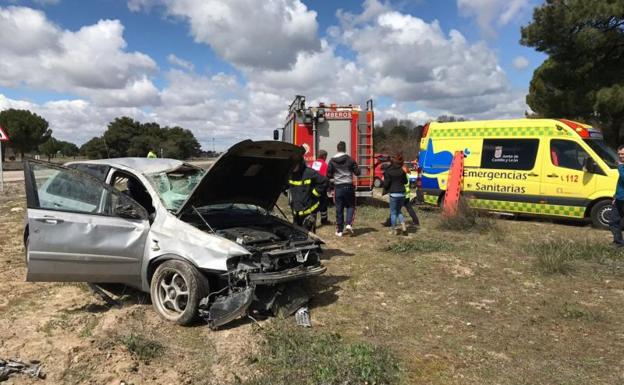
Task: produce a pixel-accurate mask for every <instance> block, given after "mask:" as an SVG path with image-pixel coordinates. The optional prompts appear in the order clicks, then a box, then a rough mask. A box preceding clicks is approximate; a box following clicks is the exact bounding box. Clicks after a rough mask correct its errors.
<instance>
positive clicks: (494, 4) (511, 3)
mask: <svg viewBox="0 0 624 385" xmlns="http://www.w3.org/2000/svg"><path fill="white" fill-rule="evenodd" d="M530 3H531V0H457V8H458V9H459V13H460V14H461V15H463V16H466V17H474V18H475V19H476V21H477V25H478V26H479V28H480V29H481V31H482V32H483V33H484V34H485V35H486V36H489V37H494V36H496V30H495V26H504V25H507V24H509V23H510V22H511V21H512V20H513V19H514V18H516V17H517V15H518V14H519V13H520V12H522V11H524V10H526V9H527V8H528V7H529V5H530Z"/></svg>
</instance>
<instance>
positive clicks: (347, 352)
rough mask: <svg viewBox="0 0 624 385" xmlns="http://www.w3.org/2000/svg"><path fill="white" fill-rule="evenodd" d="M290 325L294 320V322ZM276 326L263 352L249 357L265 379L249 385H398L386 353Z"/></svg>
mask: <svg viewBox="0 0 624 385" xmlns="http://www.w3.org/2000/svg"><path fill="white" fill-rule="evenodd" d="M289 321H290V320H289ZM286 322H287V321H285V320H284V321H276V322H275V323H273V324H272V325H270V326H269V327H267V328H265V329H263V330H261V333H262V335H263V337H264V342H263V344H262V345H261V349H260V352H258V353H257V354H255V355H253V356H251V357H250V362H251V363H254V364H256V365H258V367H259V369H260V372H261V374H260V375H258V376H255V377H253V378H251V379H250V380H248V381H245V382H242V384H245V385H269V384H271V385H278V384H284V385H290V384H310V385H311V384H326V385H334V384H335V385H339V384H340V385H342V384H371V385H372V384H377V385H384V384H396V383H397V382H398V380H399V367H398V364H397V360H396V359H395V358H394V356H393V355H392V353H391V352H389V351H388V350H387V349H386V348H383V347H380V346H376V345H373V344H371V343H367V342H349V341H347V340H345V339H344V338H343V337H342V336H341V335H340V334H337V333H327V332H318V331H315V330H314V329H304V328H299V327H296V326H294V325H289V324H287V323H286Z"/></svg>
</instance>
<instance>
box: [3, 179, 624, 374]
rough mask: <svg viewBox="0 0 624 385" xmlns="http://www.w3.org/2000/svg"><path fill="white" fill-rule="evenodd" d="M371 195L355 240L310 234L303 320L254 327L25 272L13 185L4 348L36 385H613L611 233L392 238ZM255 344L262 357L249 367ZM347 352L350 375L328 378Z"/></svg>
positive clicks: (428, 220)
mask: <svg viewBox="0 0 624 385" xmlns="http://www.w3.org/2000/svg"><path fill="white" fill-rule="evenodd" d="M369 203H370V204H369V205H367V206H361V207H360V208H359V209H358V214H357V220H356V224H355V230H356V236H355V237H343V238H335V237H334V235H333V233H334V229H333V227H332V226H326V227H322V228H320V229H319V231H318V234H319V235H320V236H321V237H323V238H324V239H325V240H326V241H327V245H326V247H325V249H326V251H327V252H326V254H325V257H324V258H325V259H324V260H323V262H324V263H325V264H326V266H327V267H328V271H327V273H326V274H325V275H324V276H321V277H318V278H317V279H313V280H311V281H309V282H308V284H307V289H308V290H309V291H310V292H311V293H312V294H313V299H312V301H311V316H312V325H313V327H312V330H302V329H296V328H294V327H292V326H291V325H289V324H292V323H293V322H294V320H293V319H292V318H289V319H286V320H284V321H278V320H275V319H273V320H268V321H264V322H261V325H262V327H263V328H264V329H266V330H270V331H271V332H270V333H272V334H268V335H267V334H264V333H263V332H260V333H254V332H253V328H252V325H253V324H252V323H251V321H249V320H241V321H239V322H236V323H234V324H233V325H231V326H230V327H229V328H224V329H222V330H219V331H217V332H211V331H210V330H209V329H207V328H205V327H202V326H198V327H192V328H182V327H178V326H176V325H173V324H170V323H167V322H164V321H162V320H161V319H160V318H158V317H157V316H156V315H155V314H154V311H153V310H152V308H151V306H150V305H149V304H145V302H141V301H138V300H136V301H127V302H126V304H125V305H124V308H123V309H108V308H105V307H102V306H101V304H100V303H99V301H98V300H97V299H96V298H95V297H93V296H92V295H90V294H89V293H88V292H85V291H84V290H83V288H82V287H81V286H75V285H61V284H33V283H27V282H24V273H25V264H24V256H23V250H22V247H21V226H22V221H23V215H24V212H23V211H22V212H19V210H16V211H11V208H15V207H23V205H24V203H23V192H21V191H20V189H19V188H13V190H10V192H9V194H5V195H4V196H2V197H1V199H0V218H2V222H0V251H1V253H0V294H1V295H0V341H1V342H0V345H1V346H2V352H3V353H2V355H3V356H5V355H6V356H7V357H9V356H19V357H22V358H23V359H40V360H42V362H43V363H44V365H45V368H46V371H47V373H48V378H49V381H50V383H72V384H73V383H119V382H120V381H121V380H124V381H126V382H132V383H154V384H167V383H193V384H199V383H213V384H217V383H218V384H228V383H236V382H238V383H241V382H242V383H245V382H247V383H253V381H259V382H260V383H262V381H264V383H267V382H266V381H269V382H268V383H271V381H270V380H272V379H276V378H278V377H279V375H284V376H288V375H289V373H291V372H290V371H291V370H292V373H294V372H296V371H297V370H302V373H312V374H310V377H305V378H304V380H306V379H307V378H311V379H325V380H328V382H329V383H331V381H334V380H336V381H338V379H339V378H340V377H345V379H347V378H349V379H351V383H363V382H364V381H366V379H371V381H372V380H374V379H377V381H378V382H380V383H382V382H391V381H390V380H383V381H382V380H379V379H380V378H385V377H383V376H386V375H391V374H392V372H393V369H391V368H392V366H387V365H386V364H387V362H386V361H384V360H385V359H386V358H383V357H390V359H389V360H390V361H391V362H392V363H396V364H397V365H398V366H399V367H400V371H398V372H396V374H397V375H398V378H396V377H392V376H390V377H387V378H392V381H395V380H396V382H398V383H405V384H538V385H539V384H590V383H591V384H617V383H624V363H623V362H622V359H621V352H622V351H624V339H623V338H622V332H621V325H622V324H624V313H622V312H621V311H620V309H621V308H622V306H623V305H624V279H623V278H624V274H623V269H624V268H623V267H622V265H621V261H622V259H621V258H620V254H619V251H615V250H612V249H611V248H610V246H609V244H610V241H611V240H610V234H608V233H607V232H604V231H597V230H593V229H591V228H590V227H589V226H578V225H566V224H553V223H549V222H546V221H539V220H499V219H492V218H488V219H487V220H488V221H490V222H491V223H492V226H490V227H487V228H486V229H485V230H478V231H461V230H462V227H458V228H457V230H460V231H456V230H449V228H448V227H445V224H442V223H443V221H444V220H443V219H442V218H441V217H440V215H439V213H438V212H437V211H425V210H419V216H420V219H421V222H422V227H421V230H419V231H418V232H411V233H410V234H409V235H408V236H407V237H393V236H389V235H388V234H387V231H386V229H384V228H383V227H381V225H380V223H381V222H383V221H384V220H385V219H386V218H387V215H388V212H389V210H388V208H387V204H386V203H385V202H383V201H381V200H373V201H372V202H369ZM282 207H283V208H284V206H282ZM330 218H332V221H333V211H331V212H330ZM472 229H475V228H474V227H473V228H472ZM548 258H553V261H552V262H548V261H547V259H548ZM561 261H563V262H561ZM563 263H565V264H569V268H563V269H561V268H560V267H561V266H563V265H562V264H563ZM541 265H545V266H550V267H546V268H542V267H540V266H541ZM549 269H551V270H553V272H555V274H544V273H545V272H547V270H549ZM558 272H565V274H558ZM64 314H66V315H64ZM17 331H19V332H17ZM130 334H134V335H140V336H141V338H142V339H143V340H144V341H150V342H153V343H156V344H159V345H161V346H163V347H164V348H163V350H161V351H160V352H159V353H158V355H157V356H155V357H154V358H151V359H149V364H148V363H147V362H146V361H144V360H141V359H139V356H137V355H136V354H134V355H133V353H132V349H130V350H128V348H126V346H124V344H125V343H124V342H123V341H122V340H120V338H123V337H124V336H127V335H130ZM336 334H337V335H340V338H337V337H336V338H334V337H331V336H335V335H336ZM287 337H288V338H287ZM289 339H291V340H292V341H298V344H297V345H296V346H291V348H292V349H294V350H293V351H292V352H293V354H294V355H293V357H297V358H298V360H294V361H293V362H290V363H288V364H287V363H286V361H285V360H286V358H287V357H288V356H287V355H280V354H281V353H279V352H276V353H275V354H273V353H271V349H274V348H279V346H282V347H283V346H287V342H288V340H289ZM262 341H272V342H271V344H270V345H262ZM139 345H140V344H139ZM263 349H268V350H263ZM323 349H325V350H323ZM148 350H149V349H148ZM319 351H320V352H326V353H327V354H325V355H324V356H323V359H322V360H321V359H319V358H318V357H319ZM267 352H269V353H270V354H268V355H265V356H263V357H264V358H266V359H267V360H273V361H272V364H266V362H265V363H264V364H261V362H260V359H259V358H257V357H258V355H259V354H262V353H265V354H267ZM334 353H335V355H334ZM250 357H252V358H253V357H256V359H252V360H250V359H249V358H250ZM345 357H347V358H348V357H350V358H348V359H349V360H351V361H350V362H351V364H350V365H349V368H356V369H358V368H359V370H360V374H362V373H364V376H359V374H357V372H358V370H355V372H349V373H350V374H341V373H342V372H340V370H342V369H344V368H342V367H339V366H338V365H337V362H338V361H336V360H338V359H339V360H341V361H342V360H347V358H345ZM354 357H355V358H354ZM305 360H307V361H305ZM384 362H386V363H384ZM315 363H321V364H322V365H320V366H314V364H315ZM265 364H266V365H265ZM311 368H312V369H311ZM308 370H312V371H311V372H309V371H308ZM337 373H338V374H337ZM353 373H355V374H353ZM367 373H368V374H371V375H372V374H374V376H372V377H366V375H367ZM352 375H353V376H352ZM276 376H277V377H276ZM348 376H351V377H348ZM358 376H359V377H358ZM330 380H331V381H330ZM274 382H275V381H274Z"/></svg>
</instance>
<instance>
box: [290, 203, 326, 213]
mask: <svg viewBox="0 0 624 385" xmlns="http://www.w3.org/2000/svg"><path fill="white" fill-rule="evenodd" d="M319 204H320V202H316V203H315V204H313V205H312V206H311V207H310V208H309V209H305V210H302V211H295V214H296V215H299V216H302V215H308V214H311V213H312V212H313V211H314V210H316V209H317V208H318V207H319Z"/></svg>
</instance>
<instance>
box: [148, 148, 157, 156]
mask: <svg viewBox="0 0 624 385" xmlns="http://www.w3.org/2000/svg"><path fill="white" fill-rule="evenodd" d="M147 157H148V158H150V159H154V158H158V155H156V151H154V149H153V148H151V149H150V150H149V151H148V153H147Z"/></svg>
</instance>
